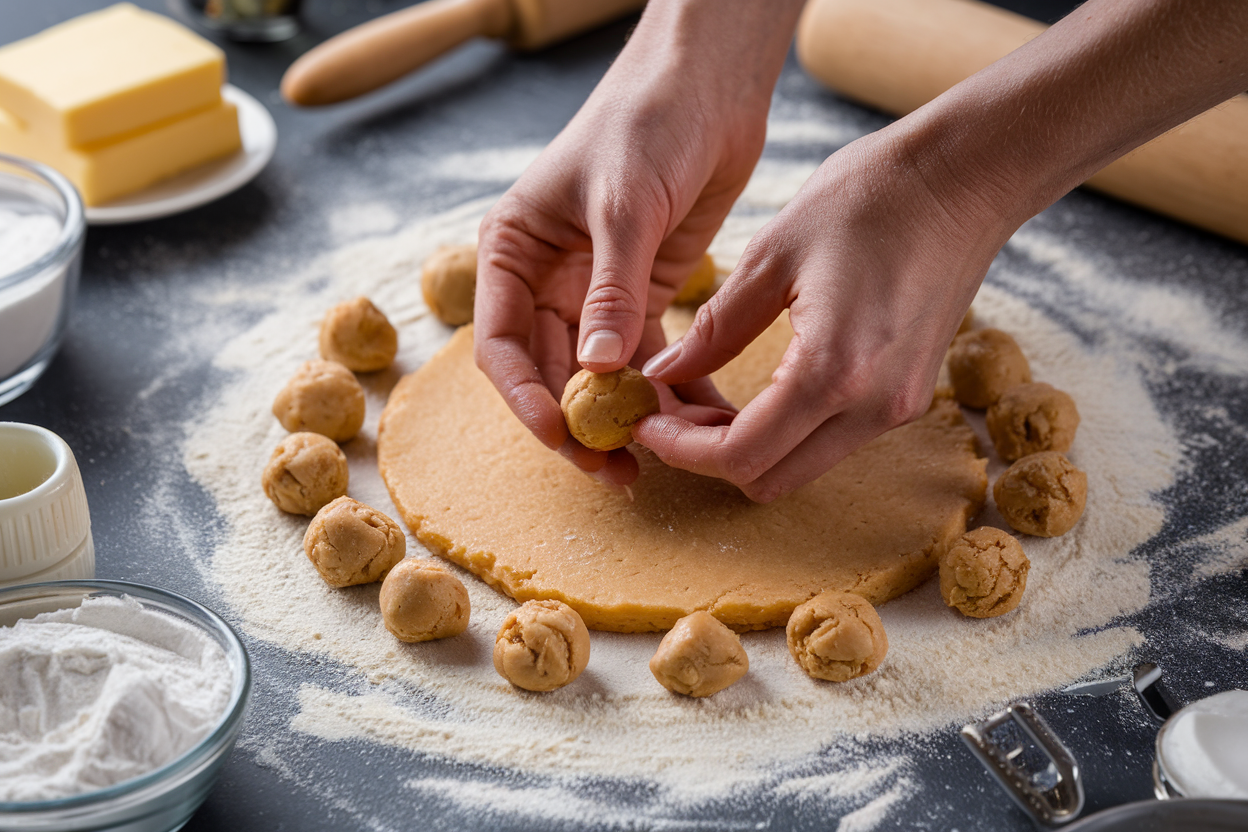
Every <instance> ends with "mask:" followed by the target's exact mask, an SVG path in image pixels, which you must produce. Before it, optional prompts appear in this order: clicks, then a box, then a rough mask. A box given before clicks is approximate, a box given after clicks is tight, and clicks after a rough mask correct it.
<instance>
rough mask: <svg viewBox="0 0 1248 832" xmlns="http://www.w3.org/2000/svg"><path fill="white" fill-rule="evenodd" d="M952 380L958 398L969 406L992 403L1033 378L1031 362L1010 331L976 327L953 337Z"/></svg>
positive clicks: (950, 348) (951, 351)
mask: <svg viewBox="0 0 1248 832" xmlns="http://www.w3.org/2000/svg"><path fill="white" fill-rule="evenodd" d="M948 361H949V380H950V382H951V383H952V384H953V393H954V396H955V397H957V400H958V401H959V402H961V403H962V404H964V405H966V406H967V407H974V408H979V409H981V410H982V409H983V408H986V407H989V406H991V405H992V404H993V402H995V401H996V400H997V399H999V398H1001V395H1002V394H1003V393H1005V391H1006V390H1009V389H1010V388H1011V387H1014V386H1015V385H1018V384H1026V383H1027V382H1029V381H1031V366H1030V365H1029V364H1028V363H1027V357H1026V356H1025V355H1023V351H1022V350H1021V349H1019V346H1018V343H1017V342H1016V341H1015V340H1014V338H1013V337H1012V336H1010V335H1009V333H1006V332H1002V331H1001V330H999V329H977V330H973V331H971V332H964V333H962V334H961V335H959V336H958V337H956V338H954V339H953V344H952V345H951V346H950V347H949V355H948Z"/></svg>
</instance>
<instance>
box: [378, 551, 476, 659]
mask: <svg viewBox="0 0 1248 832" xmlns="http://www.w3.org/2000/svg"><path fill="white" fill-rule="evenodd" d="M379 600H380V602H381V618H382V621H384V622H385V624H386V629H387V630H389V631H390V632H391V633H393V634H394V636H395V637H396V638H398V639H399V640H400V641H431V640H433V639H435V638H447V637H449V636H457V635H459V634H460V633H462V632H463V631H464V630H466V629H468V615H469V613H470V612H471V611H472V606H471V604H469V602H468V590H467V589H465V588H464V584H463V582H462V581H460V580H459V578H457V577H455V576H454V575H452V574H451V573H450V572H448V571H447V570H446V569H444V568H443V567H442V566H441V565H440V564H437V563H434V562H433V561H429V560H413V559H411V558H408V559H407V560H403V561H400V562H399V563H398V564H397V565H396V566H395V567H394V568H393V569H391V570H390V574H389V575H387V576H386V579H385V581H383V582H382V584H381V597H380V598H379Z"/></svg>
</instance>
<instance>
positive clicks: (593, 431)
mask: <svg viewBox="0 0 1248 832" xmlns="http://www.w3.org/2000/svg"><path fill="white" fill-rule="evenodd" d="M559 406H560V407H561V408H562V410H563V418H564V419H565V420H566V421H567V423H568V432H569V433H571V434H572V436H573V438H575V439H576V441H577V442H580V443H581V444H582V445H584V446H585V447H587V448H593V449H594V450H596V451H612V450H615V449H616V448H623V447H624V446H625V445H627V444H628V443H629V442H631V441H633V425H635V424H637V423H638V422H640V421H641V420H642V419H643V418H645V417H646V416H649V415H650V414H652V413H658V412H659V394H658V391H656V390H655V389H654V385H653V384H651V383H650V379H648V378H646V377H645V376H643V375H642V374H641V372H640V371H639V370H635V369H633V368H632V367H624V368H623V369H621V370H616V371H615V372H613V373H595V372H591V371H590V370H581V371H580V372H579V373H577V374H576V375H574V376H572V378H570V379H568V383H567V385H566V386H565V387H564V388H563V400H562V401H561V402H560V403H559Z"/></svg>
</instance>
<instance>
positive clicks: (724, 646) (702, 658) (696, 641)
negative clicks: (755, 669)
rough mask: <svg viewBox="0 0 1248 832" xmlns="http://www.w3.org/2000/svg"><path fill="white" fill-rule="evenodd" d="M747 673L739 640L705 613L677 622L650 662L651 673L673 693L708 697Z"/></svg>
mask: <svg viewBox="0 0 1248 832" xmlns="http://www.w3.org/2000/svg"><path fill="white" fill-rule="evenodd" d="M749 669H750V660H749V658H748V657H747V656H746V655H745V648H743V647H742V646H741V639H740V637H739V636H738V635H737V634H736V633H734V632H733V631H732V630H730V629H728V627H726V626H725V625H724V624H723V623H721V622H720V621H719V619H717V618H715V616H713V615H711V614H710V613H709V612H706V611H705V610H698V611H697V612H694V613H690V614H689V615H686V616H685V617H684V618H682V619H680V620H679V621H677V622H676V625H675V626H674V627H672V629H670V630H668V631H667V635H665V636H663V641H661V642H659V649H658V650H657V651H656V652H655V654H654V657H653V658H652V659H650V672H651V673H653V674H654V678H655V679H657V680H658V682H659V684H660V685H662V686H663V687H665V688H667V689H668V690H670V691H672V692H673V693H683V694H684V695H686V696H710V695H711V694H713V693H718V692H719V691H721V690H723V689H724V688H726V687H728V686H729V685H731V684H733V683H734V682H736V681H737V680H738V679H740V678H741V677H742V676H744V675H745V674H746V672H747V671H748V670H749Z"/></svg>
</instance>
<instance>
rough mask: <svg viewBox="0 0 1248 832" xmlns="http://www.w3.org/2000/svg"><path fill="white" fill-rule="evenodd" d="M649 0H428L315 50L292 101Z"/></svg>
mask: <svg viewBox="0 0 1248 832" xmlns="http://www.w3.org/2000/svg"><path fill="white" fill-rule="evenodd" d="M643 5H645V0H427V1H426V2H424V3H418V4H416V5H415V6H412V7H411V8H407V9H402V10H401V11H397V12H393V13H391V14H388V15H385V16H383V17H379V18H377V19H376V20H370V21H369V22H368V23H364V24H361V25H359V26H356V27H355V28H354V29H349V30H347V31H346V32H343V33H342V34H340V35H337V36H336V37H332V38H330V39H329V40H327V41H325V42H324V43H322V44H321V45H320V46H317V47H315V48H314V49H312V50H310V51H309V52H308V53H307V54H305V55H303V56H301V57H300V58H299V59H298V60H297V61H295V62H294V63H293V64H291V66H290V69H288V70H286V74H285V76H283V78H282V95H283V96H284V97H285V98H286V100H287V101H289V102H290V103H292V104H298V105H301V106H305V107H308V106H317V105H321V104H336V103H338V102H339V101H346V100H348V99H350V98H355V97H356V96H359V95H363V94H364V93H367V92H372V91H373V90H375V89H377V88H378V87H381V86H384V85H386V84H388V83H390V82H391V81H394V80H397V79H399V78H401V77H403V76H404V75H406V74H407V73H409V72H411V71H412V70H414V69H418V68H419V67H422V66H424V65H425V64H427V63H429V62H430V61H432V60H433V59H434V58H437V57H438V56H440V55H442V54H444V53H445V52H448V51H450V50H451V49H454V48H455V47H456V46H459V45H460V44H462V43H464V42H465V41H468V40H471V39H472V38H474V37H488V38H502V39H503V40H505V41H507V42H508V43H509V44H510V45H511V46H513V47H516V48H517V49H540V48H541V47H543V46H549V45H550V44H552V43H556V42H557V41H561V40H563V39H565V38H569V37H572V36H573V35H577V34H580V33H581V32H584V31H587V30H589V29H593V28H594V27H596V26H601V25H602V24H604V23H607V22H608V21H611V20H615V19H616V18H617V17H622V16H623V15H625V14H628V13H629V12H632V11H636V10H637V9H640V8H641V7H642V6H643Z"/></svg>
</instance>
